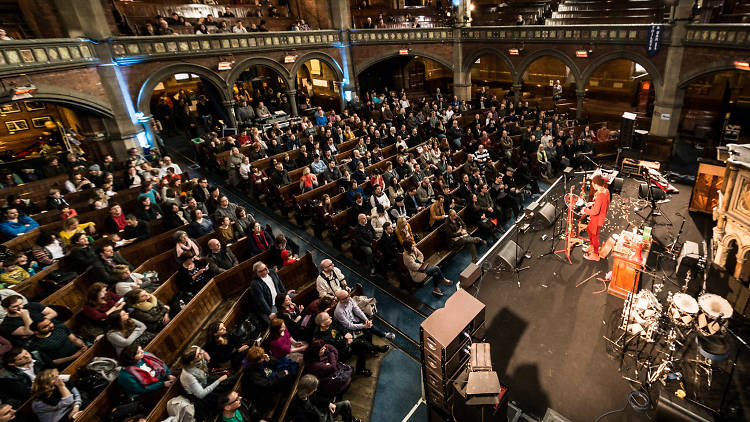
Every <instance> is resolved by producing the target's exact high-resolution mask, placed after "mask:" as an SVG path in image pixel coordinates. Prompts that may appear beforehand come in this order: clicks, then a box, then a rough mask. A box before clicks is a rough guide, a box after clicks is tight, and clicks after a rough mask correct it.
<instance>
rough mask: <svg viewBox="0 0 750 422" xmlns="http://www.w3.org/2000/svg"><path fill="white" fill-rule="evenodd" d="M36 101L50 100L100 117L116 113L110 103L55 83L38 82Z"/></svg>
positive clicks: (109, 116)
mask: <svg viewBox="0 0 750 422" xmlns="http://www.w3.org/2000/svg"><path fill="white" fill-rule="evenodd" d="M33 100H35V101H48V102H51V103H55V104H59V105H62V106H69V107H75V108H77V109H80V110H84V111H87V112H90V113H92V114H95V115H97V116H99V117H105V118H112V117H114V113H113V112H112V107H111V106H110V104H109V103H105V102H104V101H102V100H101V99H100V98H97V97H94V96H91V95H89V94H86V93H84V92H80V91H75V90H72V89H70V88H63V87H59V86H53V85H45V84H36V92H35V93H34V98H33Z"/></svg>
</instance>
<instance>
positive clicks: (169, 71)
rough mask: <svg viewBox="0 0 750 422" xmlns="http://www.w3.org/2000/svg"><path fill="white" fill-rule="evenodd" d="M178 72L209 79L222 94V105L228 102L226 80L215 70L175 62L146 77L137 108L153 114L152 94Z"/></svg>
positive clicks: (139, 94) (139, 93)
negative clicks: (161, 83) (164, 81)
mask: <svg viewBox="0 0 750 422" xmlns="http://www.w3.org/2000/svg"><path fill="white" fill-rule="evenodd" d="M176 73H192V74H195V75H198V76H200V77H202V78H204V79H205V80H207V81H208V82H209V83H211V84H212V85H213V86H214V88H216V90H217V92H218V93H219V95H220V96H221V102H222V104H221V105H222V107H223V106H224V104H223V103H226V102H228V101H229V99H230V98H231V96H230V95H229V88H228V87H227V83H226V81H224V79H222V78H221V76H219V75H218V74H217V73H216V72H214V71H213V70H211V69H209V68H207V67H204V66H199V65H196V64H191V63H175V64H171V65H168V66H164V67H162V68H161V69H159V70H158V71H156V72H154V73H152V74H151V76H149V77H148V79H146V81H145V82H144V83H143V85H142V86H141V89H140V91H139V92H138V102H137V105H136V108H137V110H138V111H140V112H142V113H143V114H146V115H149V114H151V94H153V92H154V88H156V85H158V84H159V83H160V82H162V81H163V80H164V79H166V78H168V77H170V76H172V75H174V74H176Z"/></svg>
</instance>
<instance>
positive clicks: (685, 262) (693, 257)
mask: <svg viewBox="0 0 750 422" xmlns="http://www.w3.org/2000/svg"><path fill="white" fill-rule="evenodd" d="M700 259H701V249H700V245H698V244H697V243H695V242H691V241H689V240H688V241H685V243H683V244H682V249H680V256H679V257H678V258H677V277H679V278H683V277H685V275H687V272H688V270H694V269H695V268H696V267H697V266H698V261H699V260H700Z"/></svg>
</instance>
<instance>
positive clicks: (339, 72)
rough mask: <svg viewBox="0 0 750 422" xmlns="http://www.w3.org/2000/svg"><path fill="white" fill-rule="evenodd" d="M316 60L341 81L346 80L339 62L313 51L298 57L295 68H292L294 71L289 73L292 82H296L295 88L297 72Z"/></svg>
mask: <svg viewBox="0 0 750 422" xmlns="http://www.w3.org/2000/svg"><path fill="white" fill-rule="evenodd" d="M314 59H318V60H320V61H322V62H323V63H326V64H327V65H328V66H329V67H330V68H331V69H332V70H333V72H334V73H335V74H336V77H337V78H338V80H339V81H343V80H344V72H343V71H342V70H341V66H339V64H338V62H336V60H335V59H334V58H333V57H331V56H329V55H328V54H325V53H321V52H319V51H312V52H310V53H306V54H303V55H302V56H301V57H298V58H297V61H296V62H294V66H292V70H291V71H289V77H290V78H291V80H292V81H294V83H295V86H296V82H297V72H298V71H299V70H300V68H301V67H302V66H304V65H305V63H307V62H308V61H310V60H314Z"/></svg>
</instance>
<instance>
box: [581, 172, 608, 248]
mask: <svg viewBox="0 0 750 422" xmlns="http://www.w3.org/2000/svg"><path fill="white" fill-rule="evenodd" d="M591 186H592V187H593V188H594V189H596V193H595V194H594V202H589V203H588V204H587V205H588V206H587V207H586V208H585V209H584V210H583V212H584V213H586V214H588V215H589V216H590V219H589V224H588V226H587V227H586V231H587V232H588V234H589V241H590V242H591V246H590V247H589V248H588V250H586V253H585V254H584V255H583V257H584V258H586V259H588V260H589V261H598V260H599V229H601V228H602V226H603V225H604V221H605V220H606V218H607V209H608V208H609V189H607V182H606V181H605V180H604V178H603V177H602V176H601V175H598V174H597V175H596V176H594V178H593V179H592V180H591Z"/></svg>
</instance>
